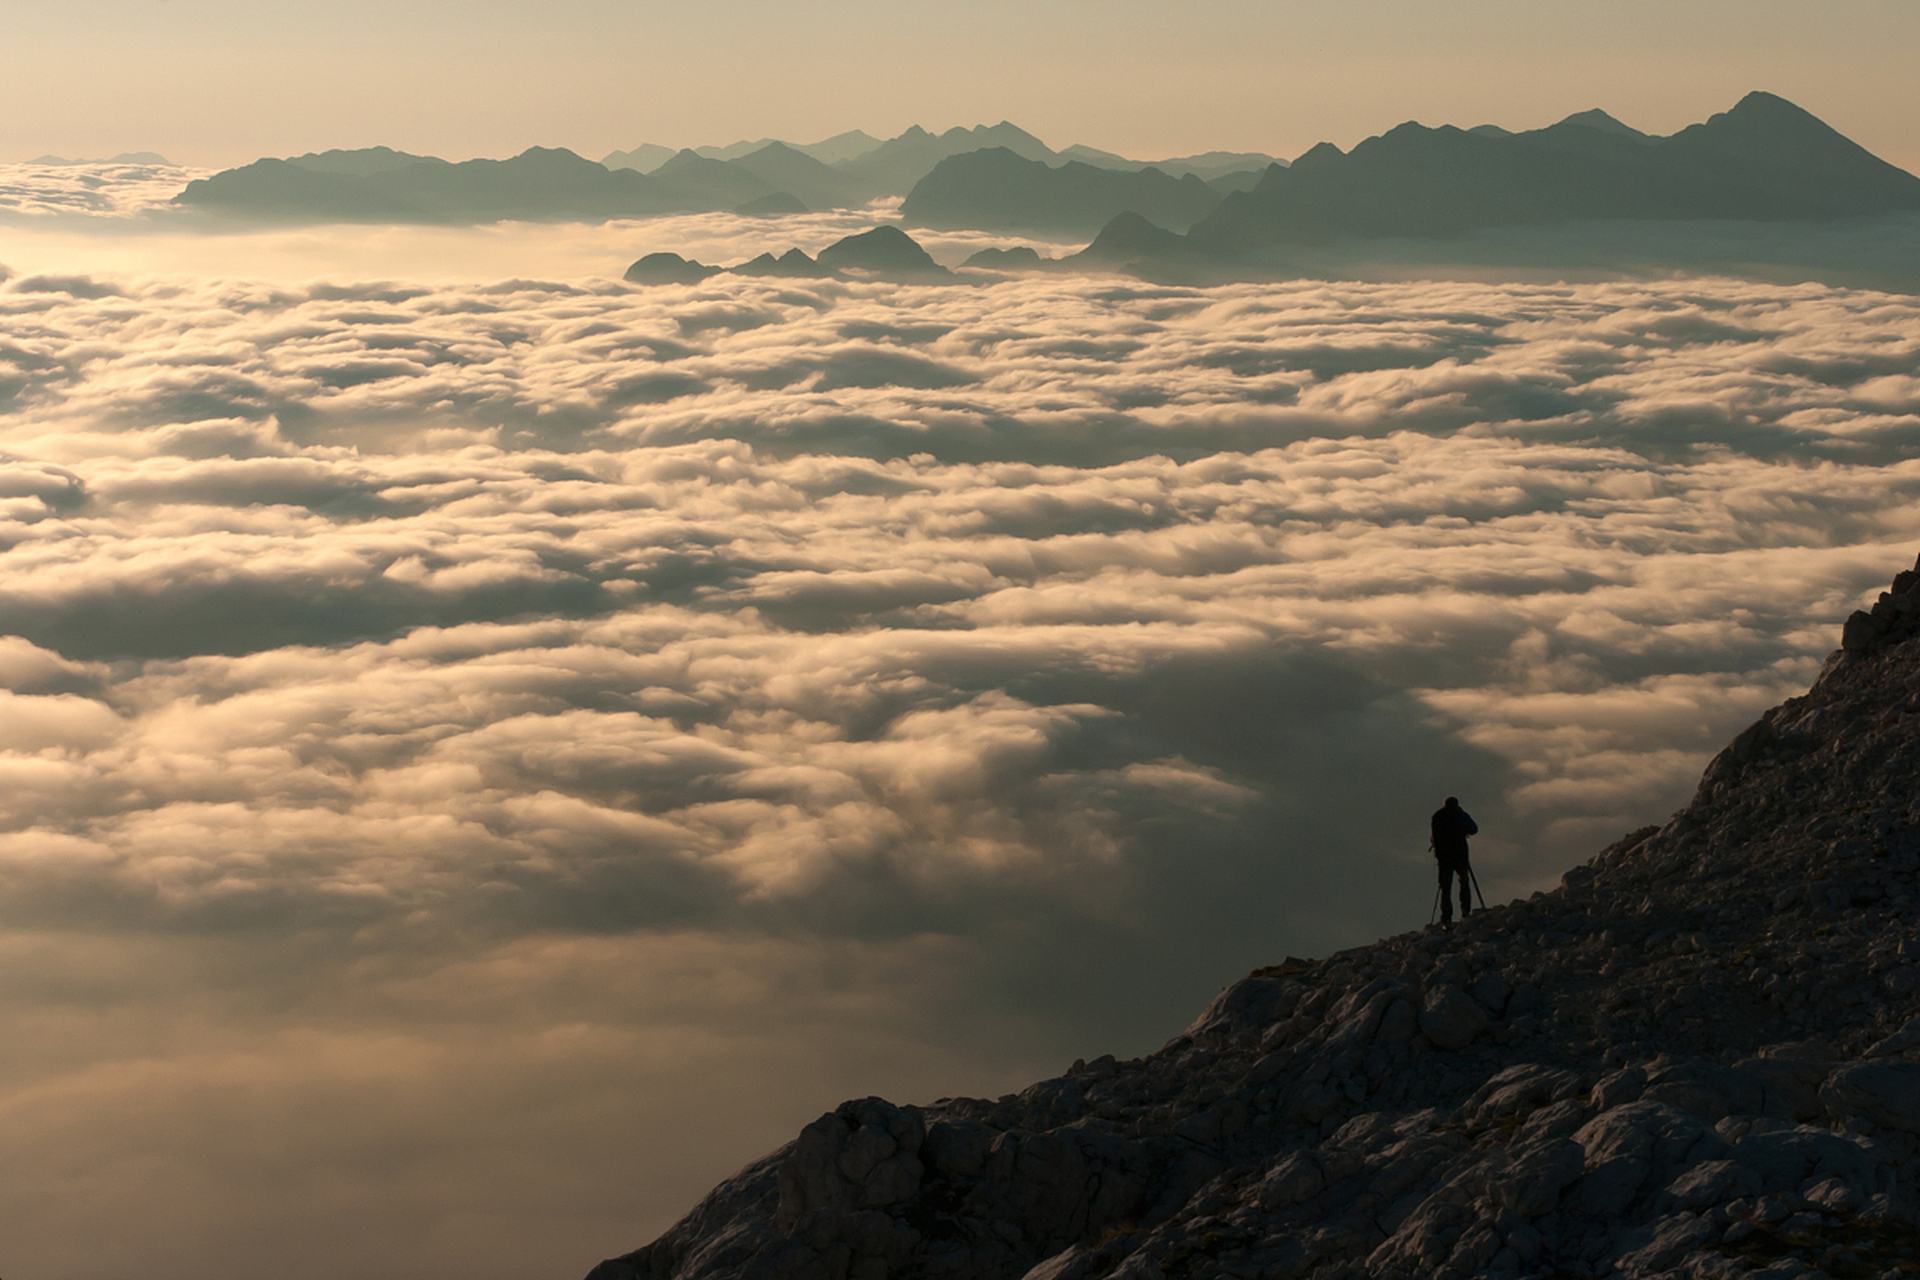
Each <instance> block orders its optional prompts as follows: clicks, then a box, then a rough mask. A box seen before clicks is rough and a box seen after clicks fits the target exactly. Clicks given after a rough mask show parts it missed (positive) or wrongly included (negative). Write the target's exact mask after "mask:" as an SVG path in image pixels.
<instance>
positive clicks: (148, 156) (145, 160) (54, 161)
mask: <svg viewBox="0 0 1920 1280" xmlns="http://www.w3.org/2000/svg"><path fill="white" fill-rule="evenodd" d="M27 163H28V164H43V165H48V166H50V167H52V166H60V167H65V166H67V165H78V164H163V165H169V166H171V165H172V163H173V162H172V161H171V160H168V159H167V158H166V157H165V156H163V155H161V154H160V153H159V152H158V151H122V152H121V153H120V154H119V155H117V156H109V157H107V158H106V159H105V160H69V159H67V158H66V157H65V156H35V157H34V158H33V159H31V160H29V161H27Z"/></svg>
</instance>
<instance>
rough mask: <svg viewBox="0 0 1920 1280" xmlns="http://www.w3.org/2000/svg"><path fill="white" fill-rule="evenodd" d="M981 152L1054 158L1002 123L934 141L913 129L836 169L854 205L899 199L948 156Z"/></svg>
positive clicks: (1035, 140)
mask: <svg viewBox="0 0 1920 1280" xmlns="http://www.w3.org/2000/svg"><path fill="white" fill-rule="evenodd" d="M987 147H1004V148H1006V149H1007V150H1008V151H1011V152H1013V153H1014V154H1015V155H1017V156H1022V157H1025V158H1026V159H1028V160H1051V159H1053V158H1054V153H1053V152H1052V150H1050V149H1049V148H1048V147H1047V144H1046V143H1044V142H1042V141H1040V139H1038V138H1036V137H1034V136H1033V135H1032V134H1030V133H1028V132H1027V131H1026V130H1025V129H1021V128H1019V127H1017V126H1015V125H1012V124H1009V123H1007V122H1006V121H1004V120H1002V121H1001V122H1000V123H999V124H996V125H993V126H990V127H989V126H987V125H978V126H975V127H974V128H972V129H957V128H956V129H949V130H947V131H946V132H945V133H942V134H938V135H935V134H931V133H928V132H927V131H926V130H925V129H922V128H920V127H919V126H918V125H915V126H914V127H913V128H911V129H908V130H907V131H906V132H905V133H903V134H901V135H900V136H899V137H897V138H890V139H888V140H887V141H886V142H884V143H882V144H881V145H880V146H878V147H876V148H874V149H873V150H872V151H869V152H868V153H867V154H865V155H863V156H859V157H856V158H855V159H853V160H849V161H847V162H846V163H845V164H842V165H840V166H839V168H840V171H841V173H842V174H844V175H845V176H846V178H847V181H848V184H849V188H850V190H851V191H852V192H854V193H855V194H856V196H857V197H858V198H859V199H860V200H873V199H877V198H879V197H881V196H903V195H905V194H907V193H908V192H909V191H911V190H913V187H914V184H915V183H917V182H919V181H920V179H922V178H924V177H926V176H927V175H928V174H929V173H932V172H933V168H934V166H935V165H937V164H939V163H940V162H941V161H942V160H945V159H946V158H947V157H948V156H957V155H964V154H966V153H967V152H969V151H979V150H981V149H983V148H987Z"/></svg>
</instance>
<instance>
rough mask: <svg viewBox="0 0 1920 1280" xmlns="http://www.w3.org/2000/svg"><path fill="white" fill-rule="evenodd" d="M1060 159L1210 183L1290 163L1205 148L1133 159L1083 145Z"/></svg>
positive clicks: (1067, 149)
mask: <svg viewBox="0 0 1920 1280" xmlns="http://www.w3.org/2000/svg"><path fill="white" fill-rule="evenodd" d="M1060 158H1061V159H1062V160H1079V161H1081V162H1082V163H1085V164H1090V165H1093V166H1095V167H1096V168H1100V169H1124V170H1128V171H1137V170H1140V169H1158V170H1159V171H1160V172H1162V173H1164V174H1166V175H1167V176H1168V177H1172V178H1184V177H1186V176H1187V175H1188V174H1190V173H1191V174H1192V175H1194V176H1195V177H1196V178H1199V179H1201V180H1203V181H1206V182H1212V181H1213V180H1214V179H1216V178H1224V177H1227V176H1228V175H1230V174H1252V175H1254V177H1255V178H1257V177H1258V176H1259V175H1260V174H1262V173H1265V172H1266V171H1267V169H1268V168H1269V167H1271V166H1273V165H1276V164H1277V165H1280V166H1282V167H1285V165H1286V163H1287V162H1286V161H1285V160H1282V159H1280V158H1279V157H1278V156H1270V155H1265V154H1262V153H1261V152H1258V151H1203V152H1201V153H1200V154H1199V155H1192V156H1175V157H1173V158H1172V159H1168V160H1129V159H1127V158H1126V157H1125V156H1120V155H1115V154H1114V153H1113V152H1111V151H1101V150H1099V149H1098V148H1095V147H1083V146H1079V145H1075V146H1071V147H1065V148H1063V149H1062V150H1061V151H1060ZM1248 185H1251V183H1249V184H1248Z"/></svg>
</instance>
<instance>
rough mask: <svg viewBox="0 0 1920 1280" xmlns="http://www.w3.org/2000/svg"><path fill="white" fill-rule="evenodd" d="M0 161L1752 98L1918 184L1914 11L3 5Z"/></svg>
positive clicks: (1155, 138)
mask: <svg viewBox="0 0 1920 1280" xmlns="http://www.w3.org/2000/svg"><path fill="white" fill-rule="evenodd" d="M0 15H3V16H4V17H5V21H6V27H7V31H8V33H9V42H10V44H11V46H12V47H13V48H15V49H16V50H18V51H20V54H21V56H20V57H17V58H16V59H15V60H14V65H13V66H12V67H10V68H9V74H8V75H7V77H6V79H5V83H4V84H0V160H16V161H19V160H28V159H31V158H33V157H35V156H38V155H41V154H45V153H52V154H57V155H64V156H68V157H72V158H95V157H101V156H107V155H112V154H115V153H118V152H122V151H134V150H148V151H158V152H161V153H163V154H165V155H166V156H168V158H170V159H172V160H174V161H175V162H176V163H180V164H185V165H192V166H214V167H225V166H229V165H234V164H244V163H246V162H247V161H249V160H252V159H255V158H256V157H258V156H261V155H290V154H297V153H300V152H303V151H308V150H324V149H326V148H329V147H354V146H372V145H387V146H394V147H399V148H402V149H407V150H414V151H419V152H426V153H430V154H436V155H443V156H446V157H448V158H453V159H464V158H468V157H472V156H502V155H509V154H514V153H516V152H518V151H520V150H522V149H524V148H525V147H528V146H533V145H542V146H568V147H571V148H573V149H574V150H576V151H579V152H581V153H582V154H585V155H589V156H592V157H595V158H597V157H599V156H601V155H604V154H606V153H607V152H609V151H612V150H616V149H627V148H631V147H634V146H638V145H640V144H641V143H643V142H654V143H661V144H666V145H673V146H697V145H705V144H724V143H727V142H731V141H733V140H735V139H737V138H758V137H763V136H773V137H781V138H786V139H789V140H791V141H796V142H809V141H814V140H817V139H819V138H823V137H826V136H829V135H832V134H836V133H839V132H841V131H843V130H847V129H855V128H859V129H865V130H866V131H868V132H869V133H872V134H874V135H876V136H882V137H885V136H891V135H893V134H895V133H898V132H900V131H901V130H902V129H905V128H906V127H907V126H909V125H912V124H920V125H922V126H925V127H928V128H935V129H940V128H948V127H952V126H955V125H974V124H980V123H987V124H991V123H995V122H997V121H999V120H1002V119H1010V120H1012V121H1013V122H1015V123H1016V124H1019V125H1021V126H1022V127H1024V128H1026V129H1028V130H1030V131H1031V132H1033V133H1035V134H1037V135H1038V136H1039V137H1041V138H1042V139H1044V140H1045V141H1047V142H1048V143H1049V144H1050V145H1053V146H1055V147H1056V148H1058V147H1064V146H1067V145H1069V144H1071V143H1076V142H1077V143H1084V144H1086V145H1090V146H1097V147H1101V148H1104V149H1107V150H1113V151H1118V152H1121V153H1123V154H1127V155H1131V156H1136V157H1139V158H1146V159H1153V158H1160V157H1166V156H1175V155H1185V154H1191V153H1194V152H1199V151H1205V150H1212V149H1229V150H1249V151H1263V152H1267V153H1270V154H1276V155H1280V156H1283V157H1289V158H1290V157H1292V156H1295V155H1298V154H1299V153H1300V152H1302V151H1305V150H1306V149H1307V148H1308V147H1310V146H1312V145H1314V144H1315V143H1317V142H1320V141H1332V142H1334V143H1336V144H1338V145H1340V146H1342V147H1347V146H1351V145H1352V144H1353V143H1355V142H1358V141H1360V140H1361V139H1363V138H1365V137H1368V136H1370V135H1372V134H1376V133H1379V132H1381V131H1383V130H1385V129H1388V128H1391V127H1392V126H1393V125H1395V124H1397V123H1399V122H1401V121H1403V120H1407V119H1419V120H1421V121H1423V122H1424V123H1427V124H1458V125H1462V126H1467V125H1473V124H1480V123H1494V124H1500V125H1504V126H1507V127H1510V128H1523V127H1535V126H1539V125H1544V124H1549V123H1552V122H1553V121H1554V120H1557V119H1559V118H1561V117H1563V116H1565V115H1567V114H1569V113H1571V112H1574V111H1581V110H1586V109H1588V108H1591V107H1595V106H1598V107H1602V108H1604V109H1606V110H1608V111H1611V112H1612V113H1614V114H1615V115H1617V116H1619V117H1620V118H1621V119H1623V120H1625V121H1626V122H1627V123H1629V124H1632V125H1634V126H1636V127H1638V128H1641V129H1644V130H1647V131H1649V132H1657V133H1665V132H1671V131H1673V130H1675V129H1678V128H1682V127H1684V126H1685V125H1687V124H1690V123H1693V122H1695V121H1698V120H1702V119H1705V118H1706V117H1707V116H1708V115H1709V114H1711V113H1713V112H1715V111H1722V110H1725V109H1726V108H1727V107H1729V106H1731V105H1732V104H1733V103H1734V102H1735V101H1737V100H1738V99H1739V98H1740V97H1741V95H1743V94H1745V93H1746V92H1748V91H1749V90H1752V89H1766V90H1768V91H1770V92H1774V93H1777V94H1780V95H1782V96H1784V97H1786V98H1789V99H1791V100H1793V101H1795V102H1797V103H1799V104H1800V105H1801V106H1803V107H1805V108H1807V109H1808V110H1810V111H1812V112H1813V113H1814V114H1815V115H1818V116H1820V117H1821V118H1822V119H1824V120H1826V121H1828V122H1829V123H1830V124H1832V125H1834V126H1835V127H1836V128H1838V129H1839V130H1840V131H1841V132H1843V133H1845V134H1847V135H1848V136H1849V137H1852V138H1855V139H1856V140H1858V141H1859V142H1861V143H1862V144H1863V145H1865V146H1867V147H1868V148H1869V149H1870V150H1873V151H1874V152H1876V153H1877V154H1879V155H1882V156H1884V157H1885V158H1887V159H1889V160H1891V161H1893V162H1894V163H1896V164H1900V165H1902V166H1904V167H1907V168H1909V169H1914V168H1920V111H1916V110H1915V103H1914V100H1913V92H1912V79H1913V77H1912V75H1911V69H1912V67H1913V66H1914V65H1915V63H1916V62H1917V61H1920V9H1916V7H1915V6H1914V5H1913V4H1911V3H1909V2H1908V0H1835V2H1834V3H1829V4H1821V5H1807V4H1804V3H1799V2H1798V0H1588V2H1581V3H1575V2H1573V0H1544V2H1543V0H1341V2H1340V3H1333V2H1332V0H1327V2H1324V3H1321V2H1315V3H1300V2H1298V0H1295V2H1292V3H1285V2H1281V3H1276V2H1273V0H1194V2H1192V3H1181V4H1171V3H1166V2H1165V0H1119V2H1117V3H1116V2H1113V0H1098V2H1096V0H1045V2H1043V3H1040V4H1033V3H1017V4H1016V3H1012V2H1011V0H984V2H981V3H972V4H968V5H964V6H954V5H945V4H940V5H936V4H932V3H926V2H924V0H827V2H825V3H813V4H807V5H794V4H786V3H777V2H776V0H719V2H717V3H713V4H703V5H685V4H668V3H662V2H660V0H639V2H634V0H554V2H553V3H551V4H543V5H538V6H535V5H527V4H523V3H518V2H517V0H516V2H513V3H507V2H504V0H462V2H461V3H453V2H452V0H380V2H378V3H375V2H374V0H334V2H333V3H329V4H325V5H315V4H294V3H280V2H274V3H262V2H260V0H73V2H72V3H66V4H59V5H51V4H44V3H40V2H39V0H4V2H0Z"/></svg>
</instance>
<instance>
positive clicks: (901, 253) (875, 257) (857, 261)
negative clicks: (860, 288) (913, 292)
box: [818, 227, 952, 278]
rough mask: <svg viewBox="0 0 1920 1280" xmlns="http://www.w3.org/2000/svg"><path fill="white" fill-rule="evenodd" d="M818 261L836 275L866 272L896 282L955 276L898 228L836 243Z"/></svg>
mask: <svg viewBox="0 0 1920 1280" xmlns="http://www.w3.org/2000/svg"><path fill="white" fill-rule="evenodd" d="M818 261H819V263H820V265H821V266H823V267H827V268H829V269H831V270H834V271H866V272H873V273H875V274H878V275H886V276H892V277H896V278H904V277H944V276H948V275H951V274H952V273H951V272H949V271H948V270H947V269H946V268H945V267H943V266H941V265H940V264H939V263H937V262H935V261H934V260H933V258H932V256H931V255H930V254H928V253H927V251H926V250H925V249H922V248H921V247H920V245H919V243H918V242H917V241H915V240H914V238H913V237H912V236H909V235H908V234H907V233H906V232H904V231H902V230H901V229H900V228H898V227H875V228H873V229H872V230H871V231H862V232H860V233H859V234H857V235H851V236H847V237H846V238H845V239H842V240H837V241H835V242H834V243H832V244H830V245H828V246H827V247H826V248H824V249H822V250H821V251H820V257H819V259H818Z"/></svg>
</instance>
